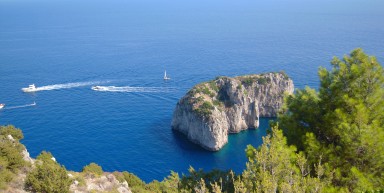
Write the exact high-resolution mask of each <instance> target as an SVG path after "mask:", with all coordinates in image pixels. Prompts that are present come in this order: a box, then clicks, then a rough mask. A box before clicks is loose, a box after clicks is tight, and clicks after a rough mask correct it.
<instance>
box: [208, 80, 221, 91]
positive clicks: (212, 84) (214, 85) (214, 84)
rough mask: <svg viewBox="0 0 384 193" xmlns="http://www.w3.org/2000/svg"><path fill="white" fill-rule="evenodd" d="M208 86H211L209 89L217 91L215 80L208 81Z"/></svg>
mask: <svg viewBox="0 0 384 193" xmlns="http://www.w3.org/2000/svg"><path fill="white" fill-rule="evenodd" d="M209 87H211V89H212V90H214V91H216V92H217V91H219V87H218V86H217V85H216V82H215V81H210V82H209Z"/></svg>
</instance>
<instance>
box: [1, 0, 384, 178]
mask: <svg viewBox="0 0 384 193" xmlns="http://www.w3.org/2000/svg"><path fill="white" fill-rule="evenodd" d="M383 8H384V1H381V0H321V1H319V0H236V1H230V0H209V1H206V0H193V1H178V0H108V1H107V0H0V103H4V104H6V106H5V108H4V109H2V110H0V125H7V124H13V125H15V126H16V127H17V128H20V129H21V130H22V131H23V133H24V137H25V138H24V139H23V140H22V143H23V144H25V146H26V147H27V149H28V151H29V152H30V154H31V156H32V157H36V156H37V155H38V154H39V153H40V152H41V151H49V152H51V153H52V154H53V155H54V157H55V158H56V160H57V161H58V162H59V163H60V164H62V165H64V166H65V167H66V168H67V169H68V170H73V171H81V169H82V168H83V166H85V165H87V164H89V163H91V162H95V163H97V164H99V165H100V166H102V168H103V170H104V171H129V172H132V173H134V174H135V175H137V176H139V177H140V178H141V179H143V180H144V181H146V182H150V181H152V180H163V179H164V177H166V176H167V175H169V174H170V171H171V170H173V171H176V172H178V173H179V174H180V175H181V174H187V173H188V168H189V167H190V166H192V167H194V168H195V169H199V168H201V169H203V170H204V171H210V170H212V169H221V170H229V169H232V170H234V171H235V172H236V173H237V174H239V173H241V172H242V171H243V170H244V169H245V163H246V161H247V158H246V156H245V151H244V150H245V148H246V146H247V145H248V144H251V145H253V146H259V145H260V144H261V143H262V137H263V136H265V135H266V134H267V130H268V127H269V126H268V125H269V124H268V123H269V121H270V120H271V119H268V118H262V119H261V124H260V128H258V129H252V130H248V131H244V132H241V133H239V134H231V135H230V136H229V143H228V144H227V145H226V146H225V147H224V148H223V149H222V150H220V151H217V152H210V151H206V150H204V149H202V148H200V147H199V146H197V145H195V144H193V143H191V142H189V141H188V140H187V138H186V137H185V136H183V135H181V134H180V133H177V132H173V131H172V129H171V121H172V114H173V111H174V108H175V106H176V103H177V102H178V100H179V99H180V98H181V97H182V96H183V95H184V94H185V93H186V92H188V90H189V89H190V88H191V87H193V86H194V85H195V84H198V83H200V82H203V81H208V80H211V79H214V78H215V77H217V76H239V75H245V74H257V73H264V72H276V71H277V72H278V71H285V72H286V73H287V74H288V75H289V76H290V77H291V78H292V79H293V81H294V84H295V87H296V88H297V89H300V88H304V87H305V86H310V87H312V88H315V89H316V88H318V87H319V78H318V75H317V71H318V69H319V67H320V66H323V67H325V68H328V69H330V68H331V65H330V61H331V60H332V58H333V57H334V56H337V57H339V58H341V57H343V56H344V55H345V54H348V53H350V52H351V51H352V50H353V49H355V48H358V47H360V48H363V49H364V51H365V52H366V53H368V54H369V55H374V56H376V57H377V59H378V60H379V62H381V63H382V64H383V62H384V12H383V11H382V10H383ZM165 70H166V72H167V75H168V76H169V77H170V78H171V79H170V80H168V81H164V80H163V76H164V72H165ZM29 84H35V85H36V87H37V88H38V91H37V92H34V93H24V92H22V91H21V88H24V87H28V85H29ZM92 86H103V88H104V90H103V91H95V90H92V89H91V87H92ZM34 102H35V103H36V105H33V103H34Z"/></svg>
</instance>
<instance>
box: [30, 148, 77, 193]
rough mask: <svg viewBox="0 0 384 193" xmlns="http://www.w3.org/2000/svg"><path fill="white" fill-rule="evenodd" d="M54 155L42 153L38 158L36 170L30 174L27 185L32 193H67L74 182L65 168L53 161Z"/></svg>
mask: <svg viewBox="0 0 384 193" xmlns="http://www.w3.org/2000/svg"><path fill="white" fill-rule="evenodd" d="M51 158H52V154H51V153H49V152H44V151H43V152H42V153H41V154H40V155H39V156H38V157H37V162H36V168H34V169H33V170H32V171H31V172H30V173H28V175H27V178H26V182H25V185H26V187H27V189H28V190H30V191H32V192H49V193H66V192H69V186H70V185H71V183H72V181H71V180H70V179H69V177H68V175H67V170H66V169H65V167H64V166H61V165H59V164H58V163H56V162H55V161H53V160H52V159H51Z"/></svg>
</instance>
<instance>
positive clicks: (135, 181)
mask: <svg viewBox="0 0 384 193" xmlns="http://www.w3.org/2000/svg"><path fill="white" fill-rule="evenodd" d="M122 175H123V179H124V180H126V181H127V182H128V184H129V187H130V188H131V190H132V192H147V191H145V187H146V184H145V182H144V181H142V180H141V179H140V178H139V177H137V176H135V175H134V174H132V173H129V172H126V171H125V172H122ZM120 179H121V178H120Z"/></svg>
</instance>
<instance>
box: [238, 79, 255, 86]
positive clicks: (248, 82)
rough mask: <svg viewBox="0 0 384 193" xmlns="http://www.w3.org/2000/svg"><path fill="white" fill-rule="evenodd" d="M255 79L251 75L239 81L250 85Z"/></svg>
mask: <svg viewBox="0 0 384 193" xmlns="http://www.w3.org/2000/svg"><path fill="white" fill-rule="evenodd" d="M254 81H255V80H254V79H253V78H252V77H246V78H244V79H243V80H242V81H241V83H243V84H244V85H245V86H250V85H252V84H253V82H254Z"/></svg>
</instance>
